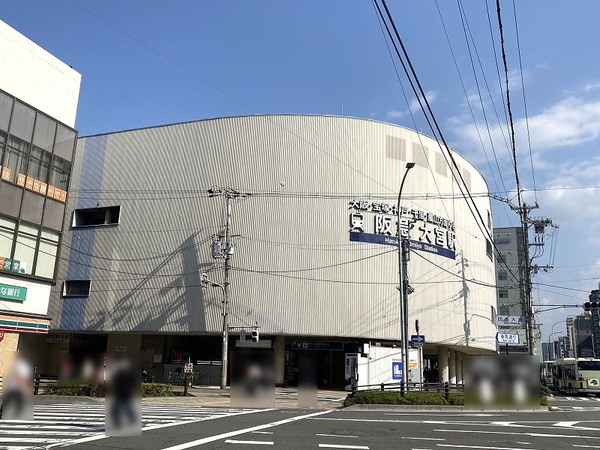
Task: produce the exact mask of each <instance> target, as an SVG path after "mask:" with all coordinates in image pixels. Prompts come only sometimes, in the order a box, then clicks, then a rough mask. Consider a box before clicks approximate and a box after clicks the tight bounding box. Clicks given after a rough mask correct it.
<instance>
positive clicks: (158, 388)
mask: <svg viewBox="0 0 600 450" xmlns="http://www.w3.org/2000/svg"><path fill="white" fill-rule="evenodd" d="M172 396H173V386H171V385H170V384H163V383H142V397H172Z"/></svg>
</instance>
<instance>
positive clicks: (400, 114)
mask: <svg viewBox="0 0 600 450" xmlns="http://www.w3.org/2000/svg"><path fill="white" fill-rule="evenodd" d="M405 115H406V112H405V111H398V110H397V109H392V110H391V111H388V113H387V118H388V119H399V118H401V117H404V116H405Z"/></svg>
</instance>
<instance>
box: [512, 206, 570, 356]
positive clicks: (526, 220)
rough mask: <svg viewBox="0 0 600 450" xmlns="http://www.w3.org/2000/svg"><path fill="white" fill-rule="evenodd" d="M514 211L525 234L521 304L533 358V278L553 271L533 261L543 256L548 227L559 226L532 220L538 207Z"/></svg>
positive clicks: (545, 219) (550, 222) (521, 275)
mask: <svg viewBox="0 0 600 450" xmlns="http://www.w3.org/2000/svg"><path fill="white" fill-rule="evenodd" d="M509 206H510V207H511V209H512V210H514V211H517V212H518V213H519V217H520V218H521V229H522V232H523V263H522V264H521V267H519V270H520V272H521V273H520V279H521V292H522V298H521V303H522V305H523V311H524V313H525V323H526V325H527V328H526V336H527V350H528V353H529V355H531V356H533V355H534V354H535V335H534V325H535V317H534V315H533V301H532V300H533V299H532V297H531V290H532V289H531V277H532V275H535V274H537V273H538V271H539V270H540V269H541V270H543V271H545V272H548V271H550V270H552V269H553V267H552V266H538V265H533V260H534V259H535V258H539V257H540V256H541V255H542V254H543V250H542V248H543V246H544V232H545V229H546V227H548V226H551V227H554V228H558V226H557V225H554V224H553V223H552V220H551V219H548V218H543V217H536V218H530V217H529V213H530V212H531V210H533V209H537V208H538V205H537V204H535V205H527V204H526V203H523V206H522V207H515V206H513V205H509ZM531 225H533V228H534V232H535V238H534V242H533V243H531V242H530V240H529V227H530V226H531ZM530 248H533V249H534V251H533V252H532V253H533V254H531V253H530Z"/></svg>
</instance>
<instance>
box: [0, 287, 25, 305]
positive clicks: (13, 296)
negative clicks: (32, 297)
mask: <svg viewBox="0 0 600 450" xmlns="http://www.w3.org/2000/svg"><path fill="white" fill-rule="evenodd" d="M26 297H27V288H24V287H21V286H11V285H10V284H0V298H4V299H7V300H15V301H17V302H24V301H25V298H26Z"/></svg>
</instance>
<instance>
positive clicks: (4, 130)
mask: <svg viewBox="0 0 600 450" xmlns="http://www.w3.org/2000/svg"><path fill="white" fill-rule="evenodd" d="M0 68H1V69H0V371H1V366H2V361H3V355H4V354H5V352H9V351H15V350H17V349H18V350H21V351H29V350H32V349H34V348H36V347H38V344H37V343H38V342H39V341H41V342H45V340H46V338H47V333H48V331H49V329H50V322H51V319H52V317H51V316H49V315H48V304H49V299H50V288H51V286H52V285H53V284H55V283H56V277H55V275H56V261H57V257H58V247H59V242H60V240H61V237H62V231H63V228H62V227H63V223H64V217H65V211H66V209H65V204H66V198H67V192H68V190H69V177H70V172H71V162H72V160H73V152H74V149H75V140H76V137H77V133H76V131H75V130H74V129H73V126H74V125H75V114H76V111H77V101H78V98H79V86H80V81H81V76H80V75H79V74H78V73H77V72H76V71H75V70H73V69H72V68H71V67H69V66H68V65H67V64H65V63H63V62H62V61H60V60H58V59H57V58H56V57H54V56H52V55H51V54H50V53H48V52H47V51H45V50H44V49H42V48H41V47H39V46H38V45H37V44H35V43H33V42H31V41H30V40H29V39H27V38H26V37H24V36H23V35H21V34H20V33H19V32H17V31H16V30H14V29H12V28H11V27H10V26H8V25H7V24H5V23H4V22H2V21H0ZM32 343H33V346H32Z"/></svg>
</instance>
